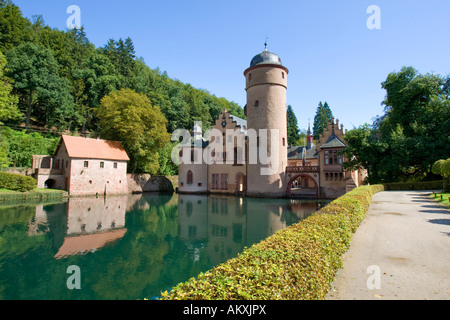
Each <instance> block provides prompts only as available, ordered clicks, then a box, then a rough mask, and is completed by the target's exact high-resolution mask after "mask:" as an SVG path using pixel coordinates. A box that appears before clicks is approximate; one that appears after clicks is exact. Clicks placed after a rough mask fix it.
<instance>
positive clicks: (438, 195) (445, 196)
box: [430, 193, 450, 206]
mask: <svg viewBox="0 0 450 320" xmlns="http://www.w3.org/2000/svg"><path fill="white" fill-rule="evenodd" d="M441 195H442V200H441ZM430 197H431V198H432V199H435V200H436V201H439V202H440V203H442V204H445V205H447V206H450V201H449V197H450V193H436V196H435V195H433V194H432V195H431V196H430Z"/></svg>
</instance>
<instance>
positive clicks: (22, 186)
mask: <svg viewBox="0 0 450 320" xmlns="http://www.w3.org/2000/svg"><path fill="white" fill-rule="evenodd" d="M36 187H37V182H36V179H34V178H32V177H25V176H22V175H20V174H15V173H6V172H0V189H8V190H13V191H20V192H26V191H31V190H33V189H34V188H36Z"/></svg>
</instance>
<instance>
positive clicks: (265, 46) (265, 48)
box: [264, 34, 269, 51]
mask: <svg viewBox="0 0 450 320" xmlns="http://www.w3.org/2000/svg"><path fill="white" fill-rule="evenodd" d="M268 40H269V36H268V35H267V34H266V41H265V42H264V51H267V41H268Z"/></svg>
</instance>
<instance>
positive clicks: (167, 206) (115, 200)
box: [0, 194, 321, 299]
mask: <svg viewBox="0 0 450 320" xmlns="http://www.w3.org/2000/svg"><path fill="white" fill-rule="evenodd" d="M320 205H321V203H320V202H316V201H298V200H274V199H248V198H236V197H225V196H223V197H221V196H192V195H177V194H174V195H158V194H146V195H130V196H118V197H108V198H106V199H104V198H71V199H69V200H68V202H65V203H58V204H41V205H30V206H26V205H20V206H11V207H0V298H3V299H140V298H144V297H147V298H150V297H153V296H158V295H159V293H160V292H161V290H166V289H170V288H171V287H172V286H174V285H176V284H177V283H178V282H181V281H185V280H187V279H188V278H190V277H193V276H196V275H197V274H198V273H200V272H202V271H206V270H208V269H210V268H212V267H213V266H215V265H217V264H220V263H222V262H224V261H226V260H228V259H230V258H232V257H235V256H236V255H237V254H238V253H239V252H241V251H242V250H243V249H244V247H246V246H250V245H252V244H253V243H256V242H259V241H260V240H262V239H264V238H266V237H268V236H269V235H271V234H273V233H275V232H276V231H277V230H280V229H282V228H285V227H286V226H288V225H290V224H292V223H295V222H297V221H299V220H300V219H303V218H306V217H307V216H308V215H310V214H311V213H312V212H315V211H316V210H317V209H318V207H319V206H320ZM69 265H78V266H79V267H80V269H81V272H82V279H83V283H82V290H69V289H67V287H66V285H65V284H66V279H67V276H68V275H67V273H66V269H67V267H68V266H69Z"/></svg>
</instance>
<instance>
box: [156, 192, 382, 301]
mask: <svg viewBox="0 0 450 320" xmlns="http://www.w3.org/2000/svg"><path fill="white" fill-rule="evenodd" d="M382 190H384V187H383V186H382V185H376V186H364V187H359V188H356V189H354V190H353V191H351V192H349V193H347V194H345V195H344V196H342V197H340V198H338V199H336V200H334V201H333V202H331V203H330V204H329V205H327V206H326V207H324V208H322V209H321V210H320V211H318V212H316V213H314V214H313V215H311V216H310V217H308V218H306V219H305V220H302V221H300V222H299V223H297V224H294V225H292V226H290V227H288V228H286V229H283V230H280V231H278V232H277V233H275V234H274V235H272V236H270V237H269V238H267V239H265V240H263V241H261V242H260V243H258V244H255V245H253V246H251V247H250V248H247V249H246V250H244V252H243V253H241V254H240V255H239V256H237V257H236V258H234V259H230V260H229V261H227V262H226V263H223V264H221V265H219V266H217V267H216V268H214V269H212V270H210V271H207V272H204V273H201V274H200V275H199V276H198V277H197V278H192V279H190V280H188V281H186V282H184V283H180V284H178V285H177V286H176V287H175V288H173V289H172V290H171V291H170V292H164V293H162V296H163V299H174V300H177V299H189V300H195V299H199V300H207V299H227V300H230V299H239V300H240V299H246V300H248V299H257V300H260V299H261V300H276V299H282V300H289V299H296V300H297V299H323V298H324V297H325V296H326V294H327V292H328V289H329V287H330V285H331V283H332V281H333V280H334V277H335V274H336V272H337V270H338V269H339V268H340V267H341V266H342V260H341V255H342V254H343V253H344V252H345V251H347V250H348V248H349V246H350V240H351V238H352V235H353V233H354V232H355V231H356V229H357V227H358V226H359V224H360V223H361V221H362V220H363V218H364V216H365V214H366V212H367V210H368V208H369V204H370V202H371V199H372V195H373V194H374V193H376V192H379V191H382Z"/></svg>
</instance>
